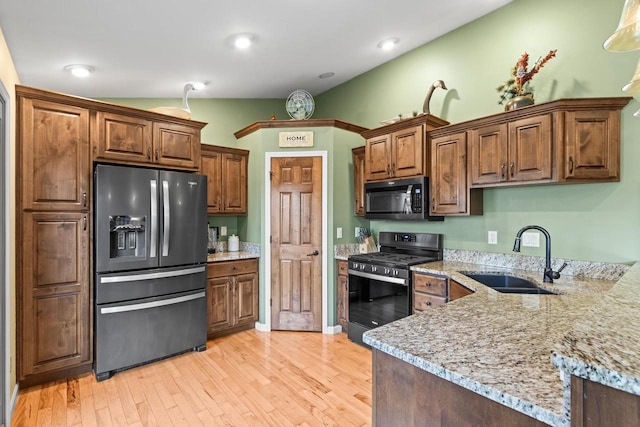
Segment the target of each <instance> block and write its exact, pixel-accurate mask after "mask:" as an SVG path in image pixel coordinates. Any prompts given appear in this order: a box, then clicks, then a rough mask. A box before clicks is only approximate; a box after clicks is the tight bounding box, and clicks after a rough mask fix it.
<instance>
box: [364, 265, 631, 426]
mask: <svg viewBox="0 0 640 427" xmlns="http://www.w3.org/2000/svg"><path fill="white" fill-rule="evenodd" d="M445 259H446V257H445ZM412 269H413V270H415V271H418V272H425V273H432V274H440V275H445V276H449V277H451V278H452V279H454V280H456V281H457V282H459V283H461V284H462V285H464V286H466V287H468V288H469V289H472V290H474V291H475V293H474V294H472V295H468V296H465V297H463V298H460V299H458V300H456V301H453V302H450V303H448V304H446V305H444V306H438V307H432V308H430V309H429V310H426V311H425V312H424V313H421V314H416V315H412V316H409V317H407V318H404V319H401V320H398V321H396V322H393V323H390V324H388V325H384V326H381V327H379V328H376V329H373V330H371V331H368V332H366V333H365V335H364V342H365V343H367V344H369V345H371V346H372V347H373V348H376V349H379V350H381V351H384V352H385V353H388V354H391V355H393V356H395V357H397V358H399V359H401V360H404V361H406V362H408V363H410V364H412V365H414V366H416V367H419V368H421V369H424V370H425V371H427V372H430V373H432V374H435V375H437V376H439V377H441V378H444V379H446V380H449V381H451V382H453V383H455V384H458V385H460V386H462V387H465V388H467V389H469V390H472V391H475V392H477V393H479V394H481V395H483V396H485V397H487V398H489V399H492V400H494V401H497V402H499V403H501V404H504V405H506V406H508V407H511V408H513V409H515V410H518V411H520V412H523V413H525V414H527V415H529V416H531V417H533V418H536V419H538V420H540V421H542V422H545V423H548V424H551V425H556V426H568V425H569V389H567V387H568V385H569V375H566V374H565V372H568V373H573V374H578V373H580V372H582V371H585V370H587V371H589V372H595V371H597V369H593V368H590V366H591V365H590V364H591V363H599V364H602V366H606V367H607V369H611V370H612V371H615V372H617V373H618V374H620V375H630V376H631V377H632V378H634V379H633V380H632V379H631V378H629V379H627V380H625V382H626V383H630V384H633V386H634V387H635V389H636V392H637V389H638V385H639V384H640V383H639V382H638V381H637V378H640V372H639V371H638V370H639V368H638V366H639V363H638V362H640V361H639V360H638V354H639V353H640V328H637V327H635V328H629V327H628V326H627V327H625V325H629V324H630V323H631V322H633V323H636V324H637V323H638V320H637V312H638V307H639V305H638V303H639V302H640V298H639V297H638V296H637V295H633V297H632V296H631V295H630V294H633V291H632V290H631V289H630V288H631V287H633V284H634V283H638V280H640V267H637V266H634V267H633V268H632V269H630V270H629V271H628V272H627V273H626V274H625V275H624V276H623V277H622V278H621V279H620V280H619V281H618V282H617V283H616V280H607V279H603V278H597V279H594V278H582V277H581V276H569V275H563V276H562V277H560V279H557V280H555V283H553V284H543V283H542V270H539V271H535V272H532V271H530V270H515V269H508V268H500V267H493V266H483V265H479V264H472V263H462V262H449V261H438V262H432V263H428V264H422V265H420V266H415V267H413V268H412ZM460 271H468V272H471V271H473V272H483V271H491V272H495V271H502V272H504V273H509V274H513V275H516V276H520V277H525V278H528V279H530V280H533V281H535V282H536V283H537V284H538V285H539V286H541V287H544V288H547V289H549V290H552V291H555V292H557V293H558V295H537V294H536V295H528V294H503V293H499V292H497V291H495V290H493V289H491V288H488V287H486V286H484V285H482V284H480V283H478V282H476V281H474V280H472V279H470V278H468V277H466V276H464V275H463V274H461V273H460ZM620 329H624V330H620ZM626 329H633V330H628V331H627V330H626ZM593 337H597V340H594V339H593ZM616 344H618V345H616ZM620 344H623V346H622V348H621V347H620ZM552 352H553V360H554V362H553V363H552ZM558 367H561V368H562V369H558ZM600 373H602V372H600ZM597 376H598V375H597V374H596V375H594V377H597ZM592 379H595V380H598V379H597V378H592ZM637 394H640V393H637Z"/></svg>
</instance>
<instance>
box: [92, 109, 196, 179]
mask: <svg viewBox="0 0 640 427" xmlns="http://www.w3.org/2000/svg"><path fill="white" fill-rule="evenodd" d="M149 114H152V113H149ZM96 121H97V126H96V128H97V131H96V132H97V136H96V138H95V139H94V144H93V156H94V159H95V160H100V161H109V162H115V163H131V164H140V165H153V166H162V167H168V168H172V169H187V170H197V169H198V168H199V166H200V129H201V128H202V126H201V124H199V123H198V122H193V123H194V124H193V125H191V124H185V123H174V122H170V121H162V120H159V119H157V118H156V117H141V116H140V115H139V114H137V115H132V114H131V113H130V112H123V113H115V112H109V111H98V112H96Z"/></svg>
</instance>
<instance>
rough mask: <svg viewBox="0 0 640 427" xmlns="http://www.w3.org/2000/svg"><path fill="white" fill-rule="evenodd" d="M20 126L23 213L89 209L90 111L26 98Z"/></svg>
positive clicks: (23, 103)
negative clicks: (26, 210) (27, 210)
mask: <svg viewBox="0 0 640 427" xmlns="http://www.w3.org/2000/svg"><path fill="white" fill-rule="evenodd" d="M19 123H20V129H19V135H20V136H19V139H20V142H19V144H18V147H19V148H18V149H19V150H20V153H19V158H20V160H19V161H20V165H19V167H20V174H19V178H18V179H20V180H21V181H22V183H21V185H22V208H23V209H38V210H58V211H60V210H73V211H78V210H88V209H89V206H90V200H88V199H89V184H90V181H91V171H90V169H91V168H90V163H89V112H88V110H86V109H84V108H78V107H73V106H68V105H64V104H58V103H55V102H48V101H43V100H38V99H28V98H22V99H21V109H20V118H19Z"/></svg>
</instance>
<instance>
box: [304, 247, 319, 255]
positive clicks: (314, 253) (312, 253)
mask: <svg viewBox="0 0 640 427" xmlns="http://www.w3.org/2000/svg"><path fill="white" fill-rule="evenodd" d="M319 254H320V252H318V250H317V249H316V250H314V251H313V252H311V253H310V254H307V256H317V255H319Z"/></svg>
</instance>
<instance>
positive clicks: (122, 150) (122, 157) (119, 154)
mask: <svg viewBox="0 0 640 427" xmlns="http://www.w3.org/2000/svg"><path fill="white" fill-rule="evenodd" d="M97 122H98V126H97V138H96V140H95V141H94V142H93V156H94V158H96V159H99V160H113V161H117V162H136V163H150V162H152V154H153V153H152V147H151V139H152V136H153V126H152V122H151V121H150V120H145V119H141V118H137V117H131V116H126V115H121V114H114V113H106V112H102V111H98V113H97Z"/></svg>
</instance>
